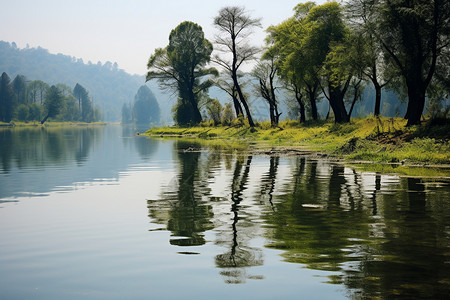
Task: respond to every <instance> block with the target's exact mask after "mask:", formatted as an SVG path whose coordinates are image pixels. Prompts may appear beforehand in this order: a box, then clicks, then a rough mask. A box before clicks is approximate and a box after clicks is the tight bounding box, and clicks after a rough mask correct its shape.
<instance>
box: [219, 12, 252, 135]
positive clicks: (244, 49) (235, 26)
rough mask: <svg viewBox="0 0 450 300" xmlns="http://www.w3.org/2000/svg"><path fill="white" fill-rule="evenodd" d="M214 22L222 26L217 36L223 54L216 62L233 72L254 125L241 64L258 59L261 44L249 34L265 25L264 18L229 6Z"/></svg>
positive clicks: (237, 87)
mask: <svg viewBox="0 0 450 300" xmlns="http://www.w3.org/2000/svg"><path fill="white" fill-rule="evenodd" d="M213 24H214V26H215V27H216V28H217V29H218V30H219V34H218V35H217V36H216V38H215V43H216V44H217V46H218V49H217V50H218V51H219V52H220V53H222V54H223V55H215V56H214V62H215V63H217V64H218V65H220V66H221V67H223V68H224V69H225V70H226V71H227V72H228V73H229V75H230V76H231V79H232V81H233V87H234V89H235V90H236V93H237V95H238V97H239V100H240V102H241V104H242V106H243V107H244V110H245V113H246V114H247V119H248V123H249V125H250V126H252V127H253V126H255V124H254V122H253V118H252V115H251V112H250V108H249V106H248V103H247V99H246V98H245V95H244V93H243V91H242V88H241V84H240V82H239V75H238V74H239V72H238V70H239V68H240V67H241V66H242V64H244V63H245V62H248V61H250V60H253V59H255V57H256V54H257V53H258V52H259V49H258V48H257V47H254V46H251V45H249V44H248V42H247V41H248V38H249V36H250V35H251V33H252V32H253V29H254V28H255V27H261V23H260V19H254V18H252V17H251V16H250V15H248V13H247V11H246V10H245V8H244V7H240V6H227V7H224V8H222V9H221V10H220V11H219V14H218V15H217V16H216V17H215V18H214V23H213Z"/></svg>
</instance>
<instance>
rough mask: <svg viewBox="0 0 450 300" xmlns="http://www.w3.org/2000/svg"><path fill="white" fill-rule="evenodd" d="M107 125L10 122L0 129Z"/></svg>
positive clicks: (103, 124) (97, 123)
mask: <svg viewBox="0 0 450 300" xmlns="http://www.w3.org/2000/svg"><path fill="white" fill-rule="evenodd" d="M106 125H108V123H106V122H92V123H85V122H52V121H50V122H49V121H47V122H45V123H44V124H41V122H38V121H36V122H10V123H4V122H0V128H8V129H10V128H15V127H64V126H67V127H70V126H106Z"/></svg>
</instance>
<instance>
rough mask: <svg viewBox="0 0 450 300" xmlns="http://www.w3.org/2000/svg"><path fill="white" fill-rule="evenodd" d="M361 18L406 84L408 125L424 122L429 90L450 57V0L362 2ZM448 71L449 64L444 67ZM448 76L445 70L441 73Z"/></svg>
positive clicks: (367, 0)
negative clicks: (437, 72) (439, 68)
mask: <svg viewBox="0 0 450 300" xmlns="http://www.w3.org/2000/svg"><path fill="white" fill-rule="evenodd" d="M352 3H355V4H357V5H359V7H360V8H361V9H360V17H361V19H362V20H363V21H364V24H366V25H370V26H369V27H368V28H369V29H370V33H371V34H373V35H374V36H375V37H376V39H377V41H378V42H379V43H380V44H381V46H382V49H383V51H384V53H385V57H386V58H387V61H386V62H387V66H389V67H390V68H391V69H394V71H395V73H396V75H397V76H398V77H400V78H401V79H402V81H403V82H404V83H405V85H406V89H407V94H408V109H407V112H406V116H405V118H406V119H407V120H408V122H407V126H411V125H416V124H419V123H420V118H421V116H422V113H423V110H424V106H425V97H426V93H427V89H428V87H429V85H430V83H431V82H432V80H433V78H434V77H436V76H435V75H436V74H435V73H436V68H437V67H438V66H440V65H442V62H444V61H445V60H446V59H447V57H448V55H449V50H448V49H449V45H450V30H449V23H450V2H449V1H448V0H416V1H411V0H395V1H393V0H358V1H352ZM444 65H445V69H447V70H448V68H449V66H448V64H444ZM440 72H441V73H445V71H444V70H440Z"/></svg>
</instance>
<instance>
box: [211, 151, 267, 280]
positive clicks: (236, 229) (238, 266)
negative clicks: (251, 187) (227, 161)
mask: <svg viewBox="0 0 450 300" xmlns="http://www.w3.org/2000/svg"><path fill="white" fill-rule="evenodd" d="M244 161H245V164H244ZM251 163H252V156H247V157H246V158H243V157H239V158H238V159H237V160H236V163H235V168H234V173H233V178H232V182H231V195H230V198H231V213H232V216H231V226H230V227H231V230H230V228H225V229H222V230H220V231H219V234H218V236H219V238H218V240H217V241H216V243H217V244H219V245H221V247H226V248H227V251H226V252H225V253H222V254H218V255H216V258H215V263H216V267H218V268H220V269H221V271H220V274H221V275H222V276H224V278H225V282H226V283H245V282H246V279H262V278H263V277H262V276H261V275H251V274H249V273H248V268H249V267H254V266H260V265H263V263H264V261H263V258H262V256H263V255H262V250H261V249H258V248H256V247H251V246H250V245H249V242H250V239H251V238H252V237H255V236H252V233H254V229H255V225H254V224H252V223H251V222H250V220H249V218H248V217H247V218H246V217H243V216H242V215H245V214H249V212H246V211H245V209H246V207H245V206H243V205H242V204H241V203H242V201H243V200H244V198H243V194H244V192H245V190H246V189H247V185H248V177H249V173H250V165H251ZM242 169H243V170H242ZM241 210H243V212H241ZM239 221H240V222H239Z"/></svg>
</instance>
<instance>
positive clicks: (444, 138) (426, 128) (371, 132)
mask: <svg viewBox="0 0 450 300" xmlns="http://www.w3.org/2000/svg"><path fill="white" fill-rule="evenodd" d="M405 124H406V121H405V120H404V119H401V118H375V117H368V118H364V119H353V120H352V122H351V123H348V124H335V123H333V122H326V121H321V122H316V123H306V124H299V123H298V122H296V121H284V122H281V123H280V126H279V127H278V128H272V127H271V126H270V123H269V122H262V123H258V124H257V125H256V127H254V128H251V127H248V126H246V125H245V124H244V125H242V124H241V125H240V126H238V125H237V124H235V125H234V126H213V125H211V124H210V123H204V124H202V125H201V126H198V127H191V128H182V127H176V126H174V127H160V128H152V129H150V130H149V131H147V132H146V133H145V134H146V135H149V136H153V137H163V138H167V137H170V138H183V139H194V140H196V141H200V142H203V143H207V144H210V145H223V146H225V147H227V146H228V147H232V148H249V147H250V148H253V149H268V148H274V149H277V148H278V149H280V148H283V149H286V148H295V149H304V150H310V151H317V152H320V153H324V154H326V155H327V156H332V157H336V158H339V159H346V160H350V161H371V162H386V163H400V164H405V165H413V164H421V165H423V164H433V165H448V164H450V142H449V135H450V125H449V124H448V122H447V121H446V120H444V121H441V122H428V123H424V124H423V125H421V126H414V127H411V128H406V127H405Z"/></svg>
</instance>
